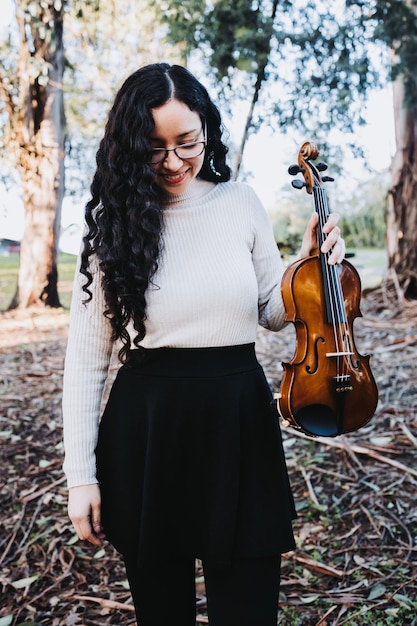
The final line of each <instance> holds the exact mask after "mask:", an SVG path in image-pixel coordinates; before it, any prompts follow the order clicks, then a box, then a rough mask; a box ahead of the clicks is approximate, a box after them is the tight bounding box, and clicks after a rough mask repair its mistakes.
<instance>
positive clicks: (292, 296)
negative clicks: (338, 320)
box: [278, 256, 378, 437]
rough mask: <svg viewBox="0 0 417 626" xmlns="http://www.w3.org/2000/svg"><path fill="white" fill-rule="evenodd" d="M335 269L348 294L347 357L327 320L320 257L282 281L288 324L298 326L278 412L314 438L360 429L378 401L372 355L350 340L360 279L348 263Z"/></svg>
mask: <svg viewBox="0 0 417 626" xmlns="http://www.w3.org/2000/svg"><path fill="white" fill-rule="evenodd" d="M336 271H337V272H338V273H339V275H340V283H341V287H342V291H343V293H344V294H348V296H346V297H345V298H344V305H345V311H346V322H344V323H343V325H344V326H345V325H347V330H348V333H346V334H347V335H348V336H349V341H348V344H346V343H345V345H348V346H349V349H348V350H344V351H345V352H349V353H350V354H344V355H340V354H339V353H340V346H339V345H338V341H337V336H336V340H335V333H334V328H333V325H332V324H329V323H328V322H327V319H326V315H325V312H326V302H325V293H324V289H323V287H322V285H321V282H322V281H321V264H320V259H319V257H318V256H313V257H308V258H306V259H301V260H299V261H296V262H295V263H293V264H292V265H290V266H289V267H288V268H287V269H286V270H285V272H284V275H283V279H282V295H283V300H284V305H285V309H286V312H287V313H286V321H287V322H292V323H293V324H294V326H295V330H296V351H295V354H294V356H293V358H292V360H291V361H290V362H289V363H283V364H282V366H283V368H284V375H283V379H282V383H281V390H280V394H279V396H280V397H279V400H278V407H279V412H280V413H281V416H282V417H283V419H284V420H287V421H288V422H289V423H290V424H291V425H292V426H294V427H295V428H298V429H300V430H302V431H303V432H305V433H307V434H309V435H315V436H317V435H321V436H327V437H334V436H336V435H341V434H343V433H348V432H352V431H355V430H357V429H359V428H361V427H362V426H364V425H365V424H367V422H369V420H370V419H371V417H372V416H373V414H374V412H375V409H376V406H377V403H378V390H377V387H376V383H375V380H374V377H373V375H372V371H371V369H370V366H369V356H367V355H365V356H363V355H361V354H359V353H358V351H357V349H356V347H355V345H354V343H353V341H352V339H351V338H352V337H353V323H354V319H355V318H356V317H360V316H361V312H360V308H359V307H360V295H361V285H360V278H359V275H358V273H357V271H356V269H355V268H354V267H353V265H351V263H349V262H348V261H346V260H344V261H343V262H342V263H341V265H340V266H338V267H337V268H336ZM344 331H345V328H343V330H342V332H344ZM331 355H333V356H331ZM336 355H338V356H336ZM341 360H343V364H342V367H341V363H340V361H341ZM341 372H342V373H341Z"/></svg>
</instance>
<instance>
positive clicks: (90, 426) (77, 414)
mask: <svg viewBox="0 0 417 626" xmlns="http://www.w3.org/2000/svg"><path fill="white" fill-rule="evenodd" d="M79 265H80V259H78V264H77V269H76V273H75V280H74V288H73V295H72V303H71V311H70V328H69V336H68V344H67V351H66V357H65V369H64V384H63V421H64V450H65V460H64V472H65V474H66V477H67V481H68V486H69V487H74V486H77V485H86V484H92V483H96V482H97V478H96V463H95V447H96V443H97V436H98V425H99V419H100V408H101V400H102V395H103V390H104V385H105V382H106V378H107V374H108V369H109V364H110V357H111V352H112V346H113V342H112V341H111V327H110V323H109V321H108V320H107V319H106V318H105V317H104V315H103V311H104V310H105V302H104V294H103V291H102V289H101V280H100V272H99V269H98V266H97V264H95V263H94V261H91V268H90V271H91V272H92V274H93V282H92V285H91V286H90V290H91V291H92V300H90V301H89V302H87V303H85V302H84V301H85V299H86V297H87V295H86V294H85V292H84V291H83V290H82V285H83V283H84V281H85V278H84V277H83V276H82V275H81V274H80V272H79Z"/></svg>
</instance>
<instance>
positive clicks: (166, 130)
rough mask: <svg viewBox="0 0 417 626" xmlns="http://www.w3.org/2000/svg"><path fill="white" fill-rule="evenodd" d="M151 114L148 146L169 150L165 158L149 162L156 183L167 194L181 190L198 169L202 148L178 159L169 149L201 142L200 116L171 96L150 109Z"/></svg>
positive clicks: (201, 162)
mask: <svg viewBox="0 0 417 626" xmlns="http://www.w3.org/2000/svg"><path fill="white" fill-rule="evenodd" d="M152 117H153V120H154V123H155V128H154V129H153V131H152V133H151V136H150V142H151V148H165V149H166V150H170V152H168V154H167V157H166V158H165V159H163V160H162V161H161V162H160V163H155V164H153V165H152V167H153V168H154V170H155V172H156V174H157V179H158V185H159V186H160V187H161V188H162V189H164V191H167V192H168V193H170V194H180V193H183V192H184V191H185V190H186V189H187V187H188V186H189V184H190V183H191V181H192V180H194V178H196V176H197V174H198V173H199V171H200V170H201V168H202V165H203V162H204V150H203V151H202V153H201V154H200V155H199V156H193V157H189V156H186V157H184V158H180V157H179V156H178V155H177V154H176V153H175V152H174V151H173V150H172V148H177V147H180V146H181V145H183V144H190V143H193V142H198V141H204V131H203V127H202V123H201V119H200V116H199V114H198V113H197V112H196V111H192V110H191V109H190V108H189V107H188V106H187V105H186V104H184V102H181V101H179V100H175V99H174V100H169V101H168V102H166V103H165V104H163V105H162V106H160V107H158V108H155V109H152Z"/></svg>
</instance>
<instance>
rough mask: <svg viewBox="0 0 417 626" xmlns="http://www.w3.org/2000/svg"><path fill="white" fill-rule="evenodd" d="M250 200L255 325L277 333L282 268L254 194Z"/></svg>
mask: <svg viewBox="0 0 417 626" xmlns="http://www.w3.org/2000/svg"><path fill="white" fill-rule="evenodd" d="M254 196H255V200H254V202H253V209H254V210H253V217H254V242H253V249H252V259H253V265H254V268H255V273H256V277H257V281H258V294H259V295H258V310H259V324H260V325H261V326H263V327H264V328H267V329H269V330H273V331H277V330H280V329H281V328H282V327H283V326H284V323H285V308H284V303H283V301H282V295H281V280H282V275H283V273H284V269H285V268H284V264H283V262H282V258H281V254H280V252H279V249H278V246H277V244H276V242H275V237H274V233H273V230H272V225H271V222H270V220H269V217H268V214H267V212H266V210H265V208H264V207H263V205H262V204H261V202H260V200H259V199H258V197H257V196H256V194H254Z"/></svg>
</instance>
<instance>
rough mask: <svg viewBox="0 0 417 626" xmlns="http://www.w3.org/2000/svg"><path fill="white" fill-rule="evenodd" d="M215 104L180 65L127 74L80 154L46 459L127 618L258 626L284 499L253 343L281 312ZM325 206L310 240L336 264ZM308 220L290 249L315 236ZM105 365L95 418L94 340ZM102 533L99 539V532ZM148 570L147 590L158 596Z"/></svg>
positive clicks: (265, 239) (265, 234) (97, 375)
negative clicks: (84, 168)
mask: <svg viewBox="0 0 417 626" xmlns="http://www.w3.org/2000/svg"><path fill="white" fill-rule="evenodd" d="M221 136H222V125H221V119H220V115H219V112H218V110H217V108H216V107H215V105H214V104H213V102H212V101H211V100H210V98H209V96H208V94H207V91H206V90H205V88H204V87H203V86H202V85H201V84H200V83H199V82H198V81H197V80H196V78H194V77H193V76H192V75H191V74H190V73H189V72H188V71H187V70H186V69H184V68H182V67H179V66H175V65H174V66H169V65H168V64H165V63H161V64H153V65H149V66H146V67H143V68H141V69H139V70H138V71H137V72H135V73H134V74H133V75H131V76H130V77H129V78H128V79H127V80H126V81H125V83H124V84H123V86H122V87H121V89H120V91H119V93H118V94H117V96H116V98H115V102H114V105H113V107H112V109H111V111H110V114H109V119H108V122H107V125H106V129H105V134H104V138H103V139H102V141H101V144H100V148H99V150H98V153H97V170H96V173H95V176H94V180H93V183H92V188H91V191H92V198H91V200H90V202H89V203H88V204H87V207H86V222H87V231H86V234H85V236H84V240H83V241H84V246H83V251H82V254H81V255H80V261H79V271H78V273H77V276H76V280H75V285H74V294H73V302H72V306H71V320H70V334H69V340H68V348H67V356H66V367H65V378H64V401H63V407H64V442H65V452H66V458H65V464H64V469H65V472H66V474H67V477H68V485H69V516H70V518H71V520H72V522H73V524H74V527H75V530H76V532H77V533H78V535H79V537H80V539H86V540H88V541H90V542H91V543H92V544H94V545H96V546H99V545H101V544H102V541H103V539H104V537H105V536H106V537H107V539H108V540H110V541H111V542H112V544H113V545H114V546H115V547H116V548H117V549H118V550H119V551H120V552H121V554H122V555H123V558H124V561H125V563H126V569H127V575H128V579H129V583H130V587H131V590H132V595H133V600H134V604H135V608H136V614H137V619H138V623H139V624H140V626H150V625H156V624H158V625H162V624H166V623H170V624H179V625H181V626H188V625H190V626H191V625H193V626H194V624H195V589H194V572H195V570H194V568H195V558H200V559H202V562H203V567H204V575H205V583H206V590H207V603H208V613H209V619H210V625H211V626H226V625H227V626H231V625H233V624H236V625H239V626H245V625H247V626H270V625H271V626H272V625H273V624H274V625H275V624H276V620H277V606H278V592H279V574H280V558H281V554H282V553H283V552H286V551H288V550H292V549H293V548H294V539H293V535H292V529H291V519H292V518H293V517H294V506H293V501H292V496H291V491H290V487H289V483H288V477H287V472H286V467H285V461H284V455H283V450H282V443H281V436H280V430H279V424H278V416H277V412H276V409H275V408H273V406H272V404H271V391H270V389H269V387H268V385H267V382H266V380H265V376H264V373H263V371H262V368H261V366H260V365H259V363H258V362H257V360H256V356H255V352H254V341H255V335H256V330H257V325H258V322H259V323H261V324H262V325H263V326H265V327H266V328H269V329H271V330H279V329H280V328H281V327H282V325H283V323H284V315H285V314H284V308H283V304H282V299H281V290H280V281H281V276H282V273H283V265H282V261H281V258H280V255H279V252H278V250H277V246H276V244H275V241H274V237H273V235H272V229H271V227H270V224H269V221H268V218H267V216H266V213H265V211H264V209H263V207H262V206H261V204H260V202H259V200H258V198H257V196H256V195H255V193H254V192H253V191H252V190H251V188H250V187H248V186H247V185H244V184H240V183H232V182H229V179H230V170H229V167H228V166H227V164H226V160H225V158H226V153H227V148H226V147H225V145H224V144H223V142H222V138H221ZM336 222H337V216H335V215H332V216H331V217H330V219H329V221H328V223H327V225H326V231H327V233H328V237H327V239H326V242H325V243H324V244H323V251H324V252H325V251H328V250H330V249H331V248H332V247H333V251H332V253H331V256H330V258H329V262H330V263H337V262H340V261H341V260H342V258H343V255H344V243H343V240H342V239H341V237H340V234H339V229H338V227H337V226H336ZM316 241H317V238H316V218H315V216H312V218H311V219H310V222H309V224H308V226H307V230H306V233H305V236H304V239H303V244H302V248H301V251H300V255H301V257H304V256H307V255H309V254H311V253H312V252H313V251H314V249H316V247H317V243H316ZM115 342H117V343H118V346H119V358H120V361H121V362H122V367H121V368H120V370H119V372H118V375H117V378H116V381H115V383H114V385H113V387H112V390H111V394H110V398H109V400H108V402H107V406H106V408H105V411H104V414H103V417H102V419H101V422H100V426H99V421H100V420H99V415H100V403H101V400H102V392H103V387H104V384H105V381H106V377H107V371H108V366H109V360H110V356H111V351H112V348H113V345H114V344H115ZM104 533H105V534H104ZM161 579H162V580H163V588H164V591H163V602H162V601H160V600H161V599H160V594H161Z"/></svg>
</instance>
